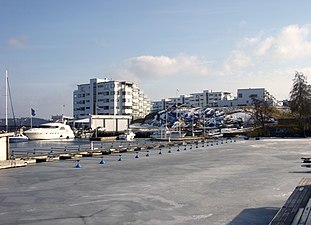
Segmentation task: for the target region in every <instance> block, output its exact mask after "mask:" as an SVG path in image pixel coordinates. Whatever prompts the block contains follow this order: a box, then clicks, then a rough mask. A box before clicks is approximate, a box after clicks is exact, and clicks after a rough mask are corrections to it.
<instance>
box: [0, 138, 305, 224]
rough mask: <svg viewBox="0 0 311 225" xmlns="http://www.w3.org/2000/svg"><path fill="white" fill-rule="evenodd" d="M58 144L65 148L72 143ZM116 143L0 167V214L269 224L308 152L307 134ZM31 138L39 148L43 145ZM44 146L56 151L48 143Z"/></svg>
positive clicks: (40, 219) (28, 218)
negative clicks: (77, 154)
mask: <svg viewBox="0 0 311 225" xmlns="http://www.w3.org/2000/svg"><path fill="white" fill-rule="evenodd" d="M30 143H31V141H30ZM66 143H67V145H66V146H67V151H68V152H69V151H72V149H71V147H73V146H76V144H77V143H75V142H71V143H68V142H66ZM66 143H65V142H61V143H60V144H59V145H58V147H59V148H63V146H65V144H66ZM120 143H121V142H115V143H114V145H113V148H112V147H111V143H105V147H108V148H111V149H116V150H118V151H119V152H116V153H115V154H114V153H111V154H107V155H105V154H104V155H103V154H102V153H98V154H97V155H96V154H94V155H91V157H90V155H88V153H89V151H84V150H81V151H80V153H81V157H79V158H68V159H67V160H54V161H52V162H43V163H36V165H35V166H33V165H34V164H30V165H28V166H26V167H23V168H16V169H10V170H0V174H1V179H2V180H1V188H0V198H1V199H2V202H3V204H1V205H0V210H1V214H0V219H1V221H2V222H3V223H4V224H135V225H136V224H138V225H140V224H141V225H143V224H151V225H153V224H155V225H156V224H168V225H170V224H181V225H186V224H187V225H188V224H219V225H231V224H232V225H233V224H234V225H236V224H238V225H244V224H254V225H256V224H258V225H262V224H269V223H270V221H271V220H272V219H273V217H274V216H275V215H276V213H277V212H278V210H279V209H280V208H281V207H282V205H283V204H284V203H285V201H286V200H287V198H288V197H289V196H290V194H291V193H292V190H293V189H294V188H295V186H296V185H297V184H298V183H299V181H300V180H301V178H302V177H303V176H307V177H308V176H309V173H310V170H309V169H308V168H305V167H301V158H302V157H309V156H310V155H309V147H308V146H309V143H310V139H277V138H267V139H259V140H256V139H255V138H250V139H249V140H244V139H242V138H241V139H236V141H234V139H232V142H231V140H230V139H228V140H227V139H223V140H220V139H219V140H212V142H205V143H204V145H203V143H202V142H200V143H199V142H198V145H196V143H195V142H192V143H187V145H185V146H186V148H185V146H184V145H178V144H177V145H175V144H173V143H172V145H164V144H163V143H162V142H157V143H156V142H154V143H155V144H157V145H155V146H153V148H150V149H147V148H146V149H145V148H144V145H145V142H144V141H141V142H140V143H138V144H139V145H138V146H139V147H140V149H138V148H137V149H136V150H133V151H127V150H126V151H125V149H124V151H123V152H122V148H118V145H119V144H120ZM166 143H167V142H166ZM19 144H26V143H19ZM28 144H29V143H28ZM85 144H86V145H89V144H90V142H87V143H85ZM106 144H107V146H106ZM135 144H137V143H133V146H134V145H135ZM146 144H151V142H146ZM37 145H41V147H46V148H47V145H48V144H47V143H46V142H38V143H37ZM80 145H81V146H82V143H81V142H80ZM109 145H110V146H109ZM51 146H54V148H55V151H59V149H57V148H56V145H55V143H54V142H52V143H51V145H50V146H49V147H51ZM138 146H137V147H138ZM30 147H32V148H33V147H34V146H33V145H32V146H30ZM93 147H94V149H95V148H97V147H100V144H99V143H93ZM150 147H151V146H150ZM13 148H14V147H13ZM15 149H16V148H15ZM120 150H121V152H120ZM61 151H64V149H61ZM74 151H75V150H74ZM94 153H96V151H94ZM160 153H161V154H160ZM68 154H69V153H68ZM83 154H85V155H83ZM147 155H148V156H147ZM59 156H61V154H59ZM65 156H66V155H65V153H64V154H63V157H65ZM67 156H68V155H67ZM13 215H14V216H13Z"/></svg>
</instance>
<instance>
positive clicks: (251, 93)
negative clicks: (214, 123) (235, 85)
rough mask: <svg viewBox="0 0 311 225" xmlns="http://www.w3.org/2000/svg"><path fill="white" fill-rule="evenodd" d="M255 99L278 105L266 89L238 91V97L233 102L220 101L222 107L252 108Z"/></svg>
mask: <svg viewBox="0 0 311 225" xmlns="http://www.w3.org/2000/svg"><path fill="white" fill-rule="evenodd" d="M253 99H258V100H263V101H265V102H268V104H269V105H271V106H276V105H277V100H276V99H275V97H273V96H272V95H271V94H270V93H269V92H268V91H267V90H266V89H265V88H245V89H238V91H237V97H236V98H235V99H233V100H226V101H219V102H218V105H219V106H220V107H226V106H251V105H254V102H253Z"/></svg>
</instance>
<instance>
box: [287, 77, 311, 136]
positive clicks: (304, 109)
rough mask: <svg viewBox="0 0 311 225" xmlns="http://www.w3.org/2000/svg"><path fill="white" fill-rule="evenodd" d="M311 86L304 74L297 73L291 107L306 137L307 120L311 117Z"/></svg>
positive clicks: (291, 96) (290, 102)
mask: <svg viewBox="0 0 311 225" xmlns="http://www.w3.org/2000/svg"><path fill="white" fill-rule="evenodd" d="M310 104H311V86H310V85H309V84H308V82H307V77H306V76H304V75H303V73H299V72H296V74H295V78H294V79H293V87H292V90H291V91H290V101H289V107H290V109H291V111H292V113H293V114H294V115H295V116H296V118H297V119H298V123H299V127H300V129H301V131H302V133H303V135H304V136H306V127H307V125H308V123H307V122H308V121H307V118H308V117H309V116H310V112H311V108H310Z"/></svg>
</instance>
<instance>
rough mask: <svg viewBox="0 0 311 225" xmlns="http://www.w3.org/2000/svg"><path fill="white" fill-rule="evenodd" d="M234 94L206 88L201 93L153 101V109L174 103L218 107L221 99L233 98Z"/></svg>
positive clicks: (159, 108) (166, 106)
mask: <svg viewBox="0 0 311 225" xmlns="http://www.w3.org/2000/svg"><path fill="white" fill-rule="evenodd" d="M232 99H233V95H232V93H230V92H222V91H217V92H215V91H212V90H204V91H203V92H200V93H192V94H189V95H180V96H179V97H176V98H168V99H162V100H160V101H153V102H152V111H154V112H155V111H159V110H163V109H166V108H169V107H170V106H172V105H175V104H176V105H180V104H183V105H187V106H193V107H217V106H218V102H219V101H224V100H232Z"/></svg>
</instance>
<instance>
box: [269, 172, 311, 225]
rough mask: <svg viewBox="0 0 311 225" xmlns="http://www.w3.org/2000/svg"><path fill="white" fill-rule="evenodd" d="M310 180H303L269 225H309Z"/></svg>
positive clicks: (310, 205) (310, 216)
mask: <svg viewBox="0 0 311 225" xmlns="http://www.w3.org/2000/svg"><path fill="white" fill-rule="evenodd" d="M310 211H311V178H306V177H305V178H303V179H302V180H301V181H300V182H299V184H298V186H297V187H296V188H295V190H294V191H293V193H292V194H291V195H290V196H289V198H288V199H287V201H286V203H285V204H284V206H283V207H282V208H281V209H280V210H279V211H278V213H277V214H276V215H275V217H274V218H273V220H272V221H271V222H270V224H269V225H311V214H310Z"/></svg>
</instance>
